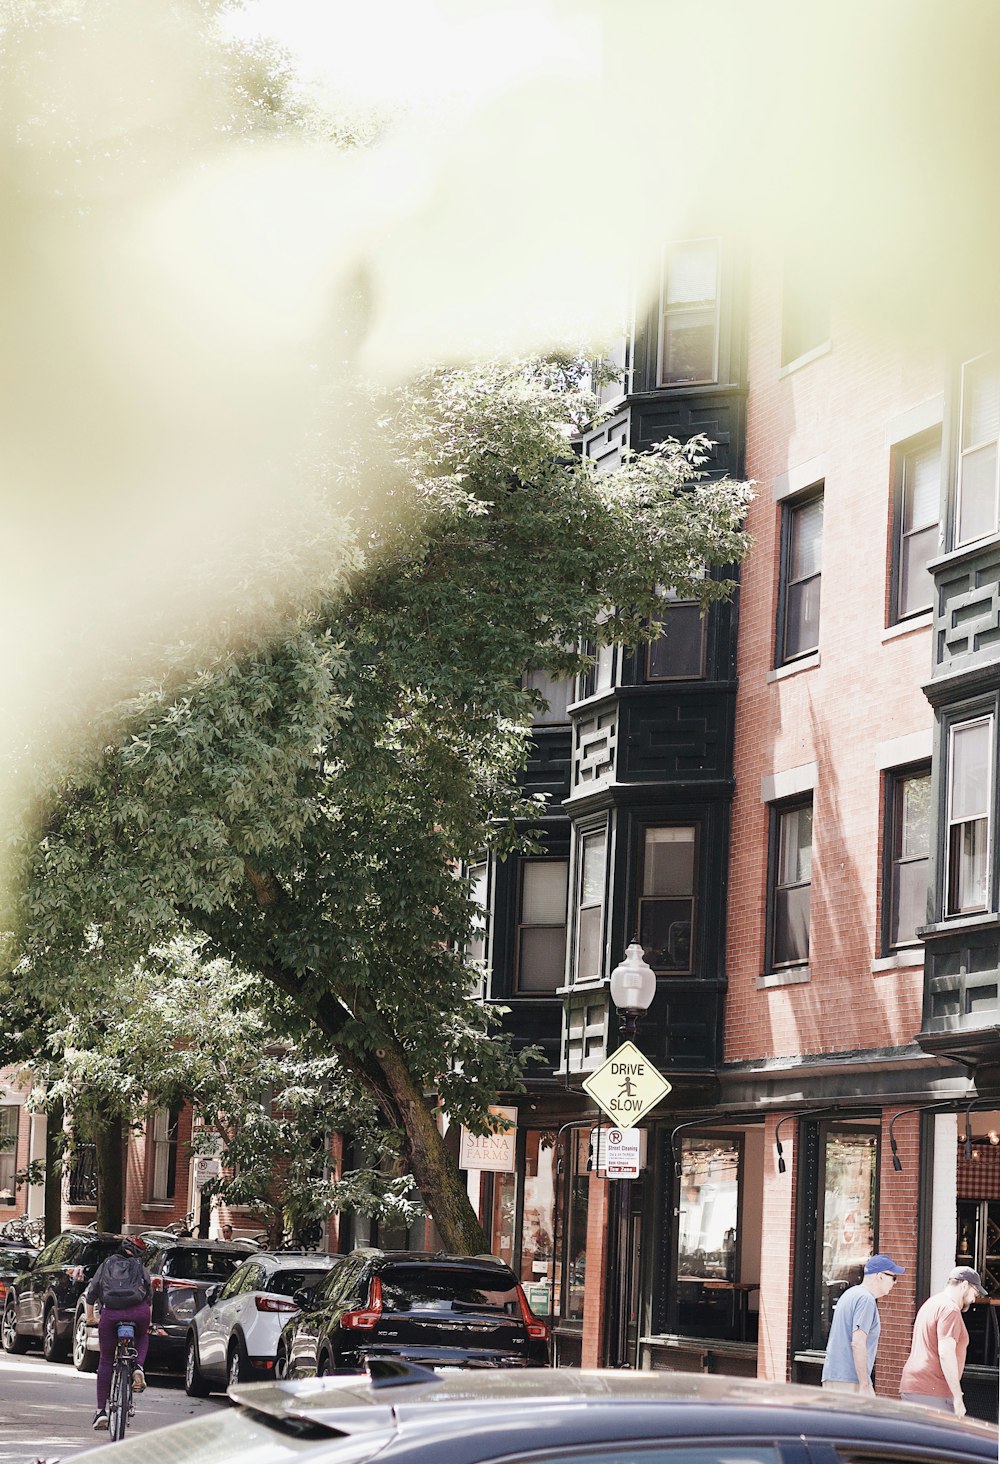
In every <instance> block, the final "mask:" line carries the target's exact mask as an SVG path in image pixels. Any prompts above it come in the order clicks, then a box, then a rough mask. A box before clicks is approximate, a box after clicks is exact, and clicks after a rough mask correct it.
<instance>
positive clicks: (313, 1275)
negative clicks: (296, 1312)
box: [264, 1266, 329, 1296]
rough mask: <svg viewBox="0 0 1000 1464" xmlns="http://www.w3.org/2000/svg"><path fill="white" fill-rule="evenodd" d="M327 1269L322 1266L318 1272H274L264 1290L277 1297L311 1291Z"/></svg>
mask: <svg viewBox="0 0 1000 1464" xmlns="http://www.w3.org/2000/svg"><path fill="white" fill-rule="evenodd" d="M328 1269H329V1268H328V1267H326V1266H324V1267H323V1268H322V1270H320V1271H316V1270H312V1271H304V1270H298V1271H275V1273H274V1275H273V1276H272V1277H271V1279H270V1281H269V1282H268V1283H267V1285H266V1286H265V1288H264V1289H265V1291H273V1292H274V1293H275V1294H276V1295H277V1296H294V1294H295V1292H296V1291H311V1290H312V1288H313V1287H314V1286H316V1285H317V1284H318V1283H319V1282H320V1281H322V1280H323V1277H324V1276H325V1275H326V1274H327V1270H328Z"/></svg>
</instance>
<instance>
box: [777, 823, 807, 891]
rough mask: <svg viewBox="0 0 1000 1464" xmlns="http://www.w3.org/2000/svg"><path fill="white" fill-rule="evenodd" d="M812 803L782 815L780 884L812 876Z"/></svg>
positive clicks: (793, 882) (779, 853)
mask: <svg viewBox="0 0 1000 1464" xmlns="http://www.w3.org/2000/svg"><path fill="white" fill-rule="evenodd" d="M812 816H813V811H812V805H811V804H810V805H809V806H808V807H804V808H789V809H787V810H786V811H785V812H784V813H783V814H782V815H781V829H780V844H779V849H778V883H779V885H789V884H800V883H802V882H804V881H807V880H809V879H811V878H812Z"/></svg>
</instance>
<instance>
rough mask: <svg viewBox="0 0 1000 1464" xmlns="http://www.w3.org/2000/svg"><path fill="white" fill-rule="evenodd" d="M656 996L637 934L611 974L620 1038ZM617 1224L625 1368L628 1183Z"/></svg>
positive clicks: (622, 1183) (621, 1192) (616, 1313)
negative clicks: (619, 1019) (622, 959)
mask: <svg viewBox="0 0 1000 1464" xmlns="http://www.w3.org/2000/svg"><path fill="white" fill-rule="evenodd" d="M655 995H656V972H655V971H654V970H653V968H652V966H650V965H648V964H647V963H646V961H645V960H644V959H643V953H642V946H641V945H640V944H639V940H638V937H635V938H633V940H632V942H631V944H630V945H629V946H628V948H627V950H626V951H625V959H624V961H621V962H620V963H619V964H618V965H617V966H616V967H615V969H614V970H613V971H612V973H611V1000H612V1001H613V1002H614V1004H615V1007H616V1008H617V1011H618V1015H619V1016H620V1017H621V1018H622V1024H621V1028H622V1038H623V1039H624V1040H625V1041H626V1042H630V1041H632V1040H634V1038H635V1035H636V1029H637V1027H638V1025H639V1018H640V1017H641V1016H642V1014H643V1012H646V1011H648V1010H649V1007H650V1003H651V1002H652V1000H653V997H654V996H655ZM618 1186H619V1188H618V1225H617V1238H616V1250H617V1255H616V1257H615V1261H616V1264H615V1265H614V1267H613V1269H612V1275H614V1276H615V1289H616V1292H617V1295H616V1297H615V1305H614V1308H613V1310H612V1315H613V1317H614V1319H615V1337H614V1345H613V1348H612V1349H611V1355H612V1356H613V1357H614V1359H615V1365H616V1366H617V1367H628V1366H629V1360H628V1327H629V1320H630V1313H631V1310H632V1306H633V1303H634V1301H635V1298H634V1297H633V1296H632V1294H631V1291H632V1259H633V1257H632V1254H631V1245H630V1240H632V1237H631V1235H630V1231H631V1224H630V1218H631V1214H632V1182H631V1180H628V1179H620V1180H619V1181H618Z"/></svg>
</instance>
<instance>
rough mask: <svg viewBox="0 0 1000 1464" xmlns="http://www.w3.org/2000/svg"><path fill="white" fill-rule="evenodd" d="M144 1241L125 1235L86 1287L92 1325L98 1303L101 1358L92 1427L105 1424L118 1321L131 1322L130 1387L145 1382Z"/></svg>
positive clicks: (147, 1284) (138, 1388)
mask: <svg viewBox="0 0 1000 1464" xmlns="http://www.w3.org/2000/svg"><path fill="white" fill-rule="evenodd" d="M145 1253H146V1243H145V1241H143V1240H141V1239H140V1238H139V1237H138V1236H126V1238H125V1239H124V1240H123V1241H122V1243H121V1245H120V1246H119V1247H118V1249H117V1251H115V1252H114V1253H113V1254H112V1255H110V1256H108V1257H107V1259H106V1260H104V1261H102V1262H101V1264H100V1265H99V1266H98V1268H97V1270H96V1272H95V1273H94V1278H93V1280H92V1281H91V1283H90V1285H89V1286H88V1287H87V1290H86V1293H85V1297H86V1302H87V1323H88V1325H89V1326H93V1325H94V1322H95V1320H97V1318H96V1312H95V1307H96V1305H97V1303H98V1302H100V1306H101V1315H100V1320H99V1321H97V1335H98V1338H99V1339H100V1343H101V1361H100V1363H99V1365H98V1368H97V1412H96V1413H95V1414H94V1427H95V1428H98V1429H100V1428H107V1426H108V1393H109V1392H110V1390H111V1372H112V1368H113V1366H114V1360H115V1347H116V1345H117V1342H118V1323H119V1322H133V1323H134V1324H135V1348H136V1354H137V1359H138V1360H137V1363H136V1368H135V1372H134V1373H133V1375H132V1390H133V1392H136V1393H141V1392H142V1390H143V1388H144V1387H145V1386H146V1376H145V1374H144V1372H143V1370H142V1365H143V1363H144V1362H145V1361H146V1352H147V1349H148V1347H149V1320H150V1315H151V1299H152V1295H153V1283H152V1281H151V1280H150V1277H149V1272H148V1271H147V1270H146V1267H145V1266H144V1265H143V1261H142V1258H143V1256H144V1255H145Z"/></svg>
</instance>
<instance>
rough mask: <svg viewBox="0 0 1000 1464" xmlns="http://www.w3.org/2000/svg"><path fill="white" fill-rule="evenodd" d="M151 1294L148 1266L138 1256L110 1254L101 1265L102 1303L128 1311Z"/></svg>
mask: <svg viewBox="0 0 1000 1464" xmlns="http://www.w3.org/2000/svg"><path fill="white" fill-rule="evenodd" d="M148 1296H149V1281H148V1279H147V1274H146V1268H145V1266H144V1265H143V1264H142V1262H141V1261H140V1260H139V1258H138V1256H119V1255H114V1256H108V1258H107V1260H106V1261H105V1262H104V1265H103V1266H102V1267H101V1304H102V1306H106V1307H109V1308H110V1309H111V1311H128V1309H129V1307H132V1306H138V1305H139V1304H140V1302H143V1301H145V1300H146V1299H147V1298H148Z"/></svg>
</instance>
